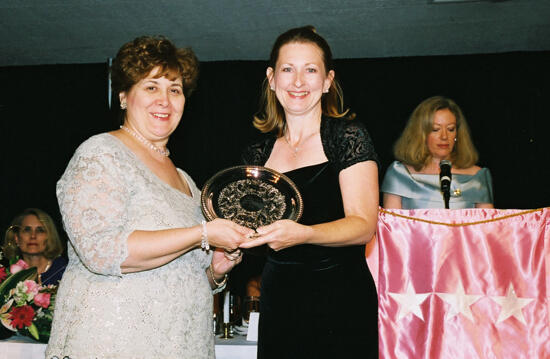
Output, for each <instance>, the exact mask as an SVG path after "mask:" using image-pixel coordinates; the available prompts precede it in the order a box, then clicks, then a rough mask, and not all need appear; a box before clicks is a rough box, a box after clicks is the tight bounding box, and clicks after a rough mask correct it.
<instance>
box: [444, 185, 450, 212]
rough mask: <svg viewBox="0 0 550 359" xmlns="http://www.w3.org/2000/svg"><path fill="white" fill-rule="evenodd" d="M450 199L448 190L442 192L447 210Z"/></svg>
mask: <svg viewBox="0 0 550 359" xmlns="http://www.w3.org/2000/svg"><path fill="white" fill-rule="evenodd" d="M450 198H451V192H450V191H449V190H448V189H447V190H445V191H443V200H444V201H445V209H449V199H450Z"/></svg>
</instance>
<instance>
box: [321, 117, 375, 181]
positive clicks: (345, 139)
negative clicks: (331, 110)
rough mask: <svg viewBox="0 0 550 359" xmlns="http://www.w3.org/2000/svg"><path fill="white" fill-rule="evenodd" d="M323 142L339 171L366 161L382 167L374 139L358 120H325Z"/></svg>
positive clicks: (322, 128)
mask: <svg viewBox="0 0 550 359" xmlns="http://www.w3.org/2000/svg"><path fill="white" fill-rule="evenodd" d="M321 140H322V142H323V147H324V148H325V151H326V155H327V157H328V159H329V161H330V162H332V163H333V165H334V166H335V168H336V169H337V170H338V171H341V170H343V169H345V168H348V167H350V166H352V165H354V164H356V163H359V162H364V161H374V162H376V164H377V165H378V167H380V164H379V162H378V155H377V154H376V152H375V150H374V145H373V143H372V139H371V137H370V135H369V133H368V131H367V129H366V128H365V126H364V125H363V123H361V122H359V121H358V120H347V119H345V118H330V117H327V118H323V122H322V127H321Z"/></svg>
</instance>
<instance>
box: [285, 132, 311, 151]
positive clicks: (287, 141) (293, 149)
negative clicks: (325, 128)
mask: <svg viewBox="0 0 550 359" xmlns="http://www.w3.org/2000/svg"><path fill="white" fill-rule="evenodd" d="M318 133H319V132H313V133H312V134H309V135H307V136H306V137H305V138H304V139H303V140H302V141H301V142H302V145H303V144H304V143H305V142H306V141H307V140H309V138H310V137H313V136H315V135H316V134H318ZM283 138H284V139H285V142H286V143H287V145H288V147H290V148H291V149H292V154H293V155H294V157H297V156H298V151H299V150H300V146H292V145H291V144H290V141H289V140H288V138H286V135H283ZM298 142H300V141H298Z"/></svg>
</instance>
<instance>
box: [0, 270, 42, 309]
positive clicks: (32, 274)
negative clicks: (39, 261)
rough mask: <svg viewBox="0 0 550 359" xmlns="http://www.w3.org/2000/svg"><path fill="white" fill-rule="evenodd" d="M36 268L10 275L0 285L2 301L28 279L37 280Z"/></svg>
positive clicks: (0, 298) (0, 299)
mask: <svg viewBox="0 0 550 359" xmlns="http://www.w3.org/2000/svg"><path fill="white" fill-rule="evenodd" d="M37 273H38V272H37V270H36V267H31V268H28V269H23V270H20V271H19V272H17V273H15V274H12V275H10V276H9V277H8V278H6V280H4V281H3V282H2V284H0V301H2V302H3V301H4V300H5V299H6V296H7V295H8V293H9V292H10V290H12V289H13V288H15V287H16V286H17V283H19V282H22V281H25V280H27V279H36V277H37Z"/></svg>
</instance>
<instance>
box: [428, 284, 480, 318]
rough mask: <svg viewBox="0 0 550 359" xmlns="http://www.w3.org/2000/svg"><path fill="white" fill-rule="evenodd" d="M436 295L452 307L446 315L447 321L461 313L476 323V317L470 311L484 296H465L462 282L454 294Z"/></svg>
mask: <svg viewBox="0 0 550 359" xmlns="http://www.w3.org/2000/svg"><path fill="white" fill-rule="evenodd" d="M435 294H437V296H438V297H440V298H441V299H443V300H444V301H445V302H446V303H448V304H449V305H450V306H451V307H450V308H449V310H448V311H447V313H446V314H445V319H451V318H452V317H454V316H455V315H458V314H459V313H460V314H462V315H464V316H465V317H466V318H468V319H470V320H471V321H472V322H473V321H474V316H473V314H472V311H471V310H470V306H471V305H472V304H474V303H475V302H477V301H478V299H479V298H481V297H482V295H473V294H465V293H464V285H463V284H462V281H459V282H458V284H457V286H456V289H455V292H454V293H435Z"/></svg>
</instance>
